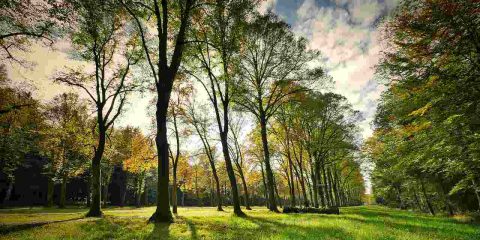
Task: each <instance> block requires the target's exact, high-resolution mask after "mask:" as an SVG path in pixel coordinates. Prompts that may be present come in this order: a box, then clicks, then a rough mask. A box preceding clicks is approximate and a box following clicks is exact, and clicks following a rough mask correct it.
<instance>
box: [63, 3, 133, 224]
mask: <svg viewBox="0 0 480 240" xmlns="http://www.w3.org/2000/svg"><path fill="white" fill-rule="evenodd" d="M73 4H74V5H75V16H76V17H77V26H76V28H75V29H74V31H73V32H72V33H71V39H72V43H73V45H74V48H75V50H76V51H77V52H78V54H79V56H80V57H81V58H82V59H83V60H85V61H88V62H89V63H93V64H94V70H93V72H87V73H85V72H82V71H80V70H70V71H67V72H64V73H60V74H59V75H58V76H56V78H55V80H56V81H57V82H61V83H64V84H66V85H69V86H72V87H76V88H79V89H81V90H83V91H84V92H85V93H86V94H87V95H88V97H89V100H90V101H91V102H92V104H93V105H94V106H95V110H96V121H97V126H96V127H97V131H98V142H97V144H96V146H95V147H94V151H95V154H94V157H93V158H92V169H91V173H92V190H93V192H92V204H91V205H90V210H89V212H88V214H87V216H92V217H94V216H101V215H102V211H101V206H100V202H101V185H102V184H101V171H100V164H101V160H102V157H103V153H104V150H105V143H106V134H107V131H108V129H109V128H110V127H112V125H113V124H114V122H115V120H116V119H117V118H118V116H119V115H120V114H121V112H122V109H123V107H124V105H125V102H126V99H127V95H128V94H129V93H130V92H132V91H133V90H134V89H135V88H136V86H137V85H136V84H134V83H133V79H132V78H131V76H130V72H131V68H132V66H133V65H135V64H136V63H137V62H138V60H139V58H140V57H141V51H139V46H138V45H137V39H136V36H135V35H127V32H125V31H124V26H125V23H126V21H125V18H124V16H125V15H124V14H122V11H121V10H122V9H121V8H119V6H118V5H117V4H116V2H114V1H97V0H89V1H78V2H73Z"/></svg>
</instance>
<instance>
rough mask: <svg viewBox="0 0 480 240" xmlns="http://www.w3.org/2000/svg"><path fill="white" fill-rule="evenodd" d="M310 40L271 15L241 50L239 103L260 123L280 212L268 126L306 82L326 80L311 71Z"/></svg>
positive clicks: (257, 22) (255, 26)
mask: <svg viewBox="0 0 480 240" xmlns="http://www.w3.org/2000/svg"><path fill="white" fill-rule="evenodd" d="M306 45H307V41H306V40H305V39H303V38H300V39H298V38H296V37H295V36H294V34H293V32H292V31H291V30H290V28H289V26H288V25H287V24H286V23H284V22H283V21H281V20H279V19H278V17H276V16H275V15H273V14H271V13H269V14H267V15H264V16H261V15H260V16H256V17H255V18H254V20H253V21H252V22H251V23H250V24H249V27H248V30H247V31H246V32H245V41H244V43H243V44H242V49H241V53H242V55H241V59H242V60H241V61H240V69H241V77H242V79H244V80H245V81H243V82H242V83H241V85H240V87H241V88H242V94H241V95H240V96H239V97H238V98H237V99H238V100H237V101H236V104H238V105H240V106H241V107H242V108H243V109H244V110H246V111H248V112H250V113H252V114H253V115H254V116H255V117H256V119H257V121H258V123H259V124H260V131H261V136H262V144H263V151H264V158H265V159H264V160H265V172H266V177H267V187H268V200H269V209H270V210H271V211H275V212H278V209H277V204H276V201H275V195H274V184H273V182H274V179H273V171H272V167H271V163H270V152H269V147H268V140H267V124H268V121H269V119H270V118H271V117H272V116H273V115H274V114H275V113H276V112H277V110H278V108H279V107H280V106H281V105H282V104H283V103H284V102H286V101H287V99H288V98H289V97H290V96H291V95H293V94H294V93H297V92H301V91H305V90H306V89H307V85H309V84H307V83H310V84H311V82H312V81H313V80H318V79H319V78H321V77H323V71H322V70H321V69H320V68H314V69H311V68H308V67H307V65H308V64H311V63H313V62H314V61H315V60H317V56H318V52H312V51H307V48H306Z"/></svg>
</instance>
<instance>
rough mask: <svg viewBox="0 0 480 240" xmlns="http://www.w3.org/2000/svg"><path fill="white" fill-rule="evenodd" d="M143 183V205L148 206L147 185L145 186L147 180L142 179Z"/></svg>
mask: <svg viewBox="0 0 480 240" xmlns="http://www.w3.org/2000/svg"><path fill="white" fill-rule="evenodd" d="M144 181H145V183H144V184H143V205H144V206H148V187H147V180H146V179H145V180H144Z"/></svg>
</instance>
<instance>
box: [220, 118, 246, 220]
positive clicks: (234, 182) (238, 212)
mask: <svg viewBox="0 0 480 240" xmlns="http://www.w3.org/2000/svg"><path fill="white" fill-rule="evenodd" d="M225 125H226V126H228V124H227V123H225ZM227 134H228V132H222V133H221V134H220V140H221V143H222V149H223V157H224V158H225V166H226V168H227V173H228V179H229V180H230V185H231V188H232V198H233V212H234V213H235V215H237V216H242V215H244V213H243V212H242V210H241V208H240V199H239V197H238V189H237V180H236V178H235V172H234V170H233V166H232V160H231V158H230V153H229V152H228V142H227V141H228V140H227Z"/></svg>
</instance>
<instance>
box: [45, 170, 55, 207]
mask: <svg viewBox="0 0 480 240" xmlns="http://www.w3.org/2000/svg"><path fill="white" fill-rule="evenodd" d="M54 190H55V183H54V182H53V179H52V178H51V177H49V178H48V185H47V207H51V206H53V193H54Z"/></svg>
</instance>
